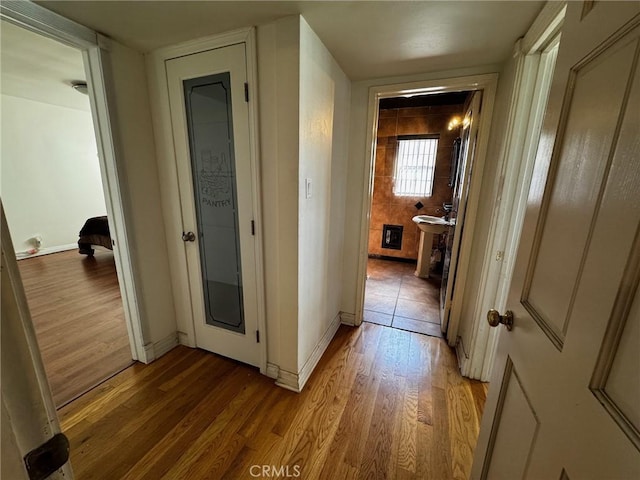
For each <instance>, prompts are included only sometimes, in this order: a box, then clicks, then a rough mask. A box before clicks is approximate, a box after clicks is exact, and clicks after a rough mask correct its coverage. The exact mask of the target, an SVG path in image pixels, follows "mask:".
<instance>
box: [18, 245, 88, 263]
mask: <svg viewBox="0 0 640 480" xmlns="http://www.w3.org/2000/svg"><path fill="white" fill-rule="evenodd" d="M77 248H78V244H77V243H69V244H67V245H58V246H55V247H46V248H41V249H40V250H38V251H37V252H36V253H34V254H32V255H28V254H24V253H23V254H18V253H16V259H17V260H24V259H26V258H33V257H41V256H42V255H49V254H51V253H58V252H66V251H68V250H75V249H77Z"/></svg>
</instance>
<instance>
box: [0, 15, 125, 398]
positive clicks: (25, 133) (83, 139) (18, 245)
mask: <svg viewBox="0 0 640 480" xmlns="http://www.w3.org/2000/svg"><path fill="white" fill-rule="evenodd" d="M1 34H2V138H3V142H2V159H3V162H2V201H3V205H4V208H5V212H6V216H7V223H8V227H9V230H10V231H11V235H12V239H13V244H14V249H15V251H16V256H17V258H18V260H20V261H19V262H18V266H19V269H20V273H21V276H22V281H23V284H24V288H25V292H26V296H27V301H28V304H29V309H30V311H31V314H32V318H33V323H34V327H35V331H36V335H37V338H38V344H39V347H40V352H41V355H42V358H43V361H44V365H45V370H46V372H47V377H48V380H49V384H50V386H51V389H52V393H53V397H54V402H55V404H56V406H57V407H58V408H59V407H61V406H62V405H64V404H66V403H68V402H69V401H71V400H73V399H74V398H77V397H78V396H79V395H81V394H82V393H84V392H86V391H87V390H89V389H90V388H92V387H93V386H95V385H96V384H98V383H100V382H101V381H103V380H104V379H106V378H108V377H110V376H112V375H113V374H115V373H117V372H118V371H120V370H122V369H123V368H125V367H127V366H128V365H130V364H131V363H132V356H133V355H132V348H131V342H130V339H129V334H128V331H127V325H126V321H125V314H124V308H123V302H122V298H121V295H120V290H121V288H120V285H119V282H118V275H117V272H116V259H115V258H114V253H113V252H112V251H111V250H110V249H107V248H104V247H97V248H94V252H92V255H90V256H85V255H80V254H79V251H78V243H77V242H78V234H79V232H80V230H81V228H82V227H83V225H84V224H85V222H86V221H87V220H88V219H89V218H92V217H102V216H104V217H105V218H106V214H107V206H106V202H105V192H104V190H103V181H102V176H101V170H100V164H99V160H98V147H97V144H96V136H95V132H94V129H93V120H92V112H91V107H90V102H89V97H88V96H87V95H86V83H85V86H84V92H83V91H82V90H83V89H82V86H81V85H80V84H81V83H82V82H86V77H85V68H84V62H83V56H82V53H81V52H80V51H79V50H78V49H75V48H73V47H69V46H66V45H63V44H61V43H59V42H57V41H55V40H51V39H48V38H45V37H43V36H41V35H39V34H36V33H33V32H31V31H28V30H26V29H23V28H21V27H18V26H15V25H12V24H10V23H7V22H5V21H3V22H2V29H1ZM74 85H75V87H76V88H74ZM106 237H107V238H110V235H109V233H108V231H107V234H106ZM107 245H109V244H107ZM109 246H110V245H109Z"/></svg>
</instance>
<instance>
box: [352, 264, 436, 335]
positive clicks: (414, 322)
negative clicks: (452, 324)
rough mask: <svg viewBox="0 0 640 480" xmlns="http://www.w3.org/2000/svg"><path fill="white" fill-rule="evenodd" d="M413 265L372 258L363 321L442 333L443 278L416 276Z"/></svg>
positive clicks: (368, 270)
mask: <svg viewBox="0 0 640 480" xmlns="http://www.w3.org/2000/svg"><path fill="white" fill-rule="evenodd" d="M415 269H416V266H415V264H413V263H404V262H394V261H392V260H381V259H377V258H370V259H369V262H368V263H367V275H368V278H367V284H366V289H365V297H364V321H365V322H370V323H377V324H378V325H385V326H387V327H393V328H398V329H401V330H408V331H410V332H417V333H422V334H425V335H431V336H434V337H441V336H442V333H441V332H440V301H439V295H440V279H439V278H429V279H422V278H418V277H416V276H415V275H414V274H413V273H414V272H415Z"/></svg>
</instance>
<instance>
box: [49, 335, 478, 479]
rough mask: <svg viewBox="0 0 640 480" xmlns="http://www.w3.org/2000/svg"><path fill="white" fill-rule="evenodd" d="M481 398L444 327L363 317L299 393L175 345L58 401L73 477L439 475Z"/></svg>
mask: <svg viewBox="0 0 640 480" xmlns="http://www.w3.org/2000/svg"><path fill="white" fill-rule="evenodd" d="M485 398H486V384H481V383H479V382H476V381H470V380H467V379H464V378H462V377H461V376H460V375H459V373H458V370H457V367H456V359H455V356H454V353H453V351H452V350H451V349H450V348H449V347H448V346H447V345H446V343H445V342H444V340H443V339H441V338H435V337H428V336H424V335H420V334H416V333H411V332H406V331H401V330H396V329H392V328H388V327H384V326H379V325H375V324H368V323H365V324H363V325H362V326H361V327H360V328H352V327H346V326H341V327H340V329H339V330H338V333H337V334H336V336H335V338H334V339H333V341H332V342H331V344H330V345H329V347H328V349H327V351H326V352H325V354H324V356H323V357H322V359H321V361H320V363H319V365H318V367H317V368H316V370H315V371H314V373H313V375H312V376H311V378H310V380H309V382H308V383H307V385H306V387H305V389H304V391H303V392H302V393H300V394H296V393H293V392H290V391H287V390H284V389H281V388H279V387H277V386H275V385H274V383H273V380H272V379H269V378H267V377H264V376H262V375H260V374H259V372H258V371H257V370H255V369H253V368H251V367H247V366H245V365H243V364H240V363H237V362H234V361H232V360H229V359H226V358H223V357H220V356H217V355H214V354H211V353H207V352H204V351H202V350H195V349H189V348H186V347H177V348H176V349H174V350H172V351H171V352H169V353H168V354H167V355H165V356H163V357H162V358H160V359H158V360H157V361H156V362H154V363H152V364H150V365H142V364H135V365H133V366H132V367H130V368H128V369H126V370H125V371H123V372H121V373H119V374H118V375H116V376H115V377H113V378H112V379H110V380H108V381H107V382H105V383H103V384H102V385H100V386H98V387H97V388H95V389H93V390H92V391H90V392H89V393H87V394H86V395H83V396H82V397H80V398H79V399H78V400H76V401H74V402H72V403H70V404H69V405H67V406H65V407H64V408H62V409H61V410H60V411H59V414H60V417H61V422H62V426H63V431H64V432H65V433H66V435H67V436H68V437H69V439H70V441H71V462H72V466H73V469H74V471H75V473H76V477H77V478H79V479H81V480H85V479H131V480H132V479H154V480H155V479H170V480H179V479H189V480H199V479H225V480H226V479H250V478H268V477H269V476H268V475H266V474H265V471H262V470H261V469H262V468H263V467H262V466H263V465H266V466H274V467H266V468H276V469H284V470H279V472H280V475H276V474H274V470H273V469H272V470H269V471H267V472H266V473H269V474H270V478H285V477H286V472H288V474H289V477H294V476H295V477H297V478H302V479H332V480H333V479H338V480H342V479H350V478H353V479H360V478H362V479H387V478H388V479H412V478H415V479H437V480H447V479H466V478H468V476H469V472H470V467H471V459H472V454H473V449H474V447H475V443H476V437H477V434H478V425H479V419H480V416H481V414H482V408H483V406H484V401H485ZM287 468H288V470H287ZM296 472H298V473H299V475H294V474H295V473H296ZM256 473H257V475H256ZM275 473H278V471H275Z"/></svg>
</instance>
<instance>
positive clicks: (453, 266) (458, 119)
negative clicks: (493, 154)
mask: <svg viewBox="0 0 640 480" xmlns="http://www.w3.org/2000/svg"><path fill="white" fill-rule="evenodd" d="M496 87H497V75H495V74H485V75H474V76H468V77H455V78H446V79H440V80H423V81H418V82H410V83H403V84H391V85H382V86H375V87H371V88H370V90H369V107H368V122H367V124H368V125H369V127H370V128H369V129H368V132H369V133H368V134H367V145H368V148H367V158H368V165H369V168H368V169H367V170H366V171H365V178H364V181H365V192H366V193H365V195H364V196H363V199H362V202H363V203H362V217H361V237H360V238H361V240H360V254H359V258H358V265H359V267H358V290H357V303H356V313H355V318H354V324H355V325H360V324H361V322H362V321H369V319H373V320H377V322H376V323H383V324H387V325H389V326H391V327H393V323H394V317H398V318H397V319H396V327H400V325H401V324H402V323H404V320H402V319H404V318H408V317H405V316H404V315H407V314H409V313H410V310H408V309H405V308H404V307H410V308H414V307H415V309H417V311H418V312H420V313H418V314H417V315H416V316H419V317H420V318H419V319H417V320H418V321H422V322H425V323H428V324H429V325H426V326H425V323H422V324H420V325H421V326H422V327H424V330H425V333H426V334H432V335H438V336H443V335H444V337H446V340H447V343H448V344H449V345H455V341H456V338H457V333H458V332H457V328H458V325H459V317H460V314H461V306H462V301H461V300H462V298H464V291H465V288H466V283H467V282H466V280H467V277H468V275H466V273H467V272H468V269H469V265H470V255H471V250H472V245H471V243H472V239H473V235H474V230H475V228H476V221H477V212H478V204H479V194H480V189H481V186H482V177H483V172H484V166H485V157H486V151H487V146H488V126H489V125H490V124H491V115H492V111H493V104H494V101H495V92H496ZM451 94H459V95H461V96H462V99H460V100H458V101H457V102H456V101H453V102H452V101H449V102H443V103H441V105H446V104H447V103H448V104H449V105H457V107H456V108H455V109H454V111H453V113H451V111H450V112H449V113H448V114H447V116H446V121H445V122H444V130H445V131H446V132H447V135H446V140H445V142H446V143H444V145H446V144H447V143H448V144H449V145H446V146H449V154H450V157H449V158H448V159H447V160H448V162H447V164H448V165H449V171H448V172H447V171H446V168H445V169H443V167H440V170H439V172H441V173H438V172H437V171H436V170H438V169H437V167H436V166H435V165H434V166H432V167H431V168H432V169H433V174H434V177H433V182H432V184H431V188H432V190H431V194H430V195H427V194H424V193H418V194H416V193H414V192H411V193H409V195H407V196H411V197H413V198H412V199H411V200H412V203H404V206H396V207H394V208H393V209H395V210H404V213H403V214H402V217H403V218H402V222H398V224H397V225H395V226H401V227H402V239H401V240H399V239H398V236H399V235H398V233H397V230H396V231H395V232H394V231H393V229H392V230H391V232H390V233H389V232H388V229H385V225H388V226H391V227H393V226H394V224H389V223H384V221H383V220H381V219H379V218H378V214H377V213H376V211H375V210H376V209H375V208H374V204H379V203H384V202H385V197H384V191H385V184H386V191H387V192H393V194H391V193H387V195H388V196H389V198H388V200H389V204H390V205H391V204H392V203H393V202H394V201H395V200H393V197H394V196H403V195H397V193H398V191H400V192H403V191H404V190H403V188H404V187H403V185H402V182H403V181H404V180H403V179H402V178H398V175H399V174H400V170H402V169H403V168H404V169H405V170H406V171H408V172H407V173H406V174H405V176H407V177H409V179H410V180H411V181H413V182H414V183H417V184H425V183H429V178H427V179H424V178H423V177H421V176H420V175H421V174H424V173H425V171H427V172H428V171H429V169H430V167H429V166H428V165H427V166H421V167H420V168H417V166H416V165H412V164H411V163H408V164H405V163H402V162H404V160H403V161H402V162H401V163H400V164H398V162H397V159H398V153H399V152H400V150H401V148H404V147H401V146H400V140H405V139H406V140H413V139H414V138H415V137H422V139H425V140H432V139H433V138H437V139H438V143H440V142H441V141H442V140H441V139H442V138H445V136H444V135H442V134H441V133H439V132H437V131H436V132H430V133H429V132H428V133H418V132H416V131H415V130H414V131H413V132H411V131H410V130H409V131H407V132H406V133H405V132H402V133H398V131H397V130H395V135H394V134H393V132H391V133H387V130H386V129H397V127H398V124H399V122H401V121H400V120H399V118H400V116H399V115H395V118H394V115H393V114H392V113H390V112H385V110H387V109H385V108H380V107H381V105H382V106H385V104H386V100H387V99H402V100H400V101H405V102H409V101H411V100H410V99H412V98H416V101H418V100H417V98H420V97H424V98H423V100H422V101H425V102H434V103H436V102H437V99H438V98H440V99H444V98H447V97H446V96H445V95H451ZM448 98H452V97H448ZM381 101H385V102H383V103H381ZM480 101H481V103H482V108H480ZM474 104H475V107H474V109H473V111H474V112H475V113H474V114H473V117H474V118H473V119H472V118H470V116H469V118H466V117H467V114H468V112H469V107H470V106H472V105H474ZM427 106H429V107H430V106H431V105H428V104H427ZM396 108H398V109H399V108H400V106H397V107H396ZM409 108H411V107H409ZM414 108H415V106H414ZM455 113H459V114H458V115H455ZM409 116H411V115H409ZM465 118H466V120H465ZM413 124H414V126H415V125H416V124H417V121H414V122H413ZM450 124H451V125H450ZM409 125H411V123H409ZM472 125H475V129H474V130H469V133H468V135H467V137H468V145H467V148H466V156H465V146H464V145H463V141H464V138H465V136H464V135H463V134H464V132H465V130H466V129H467V128H470V126H472ZM449 126H451V128H452V130H448V127H449ZM379 127H380V128H379ZM407 128H410V127H407ZM456 130H457V131H456ZM450 132H454V134H452V137H449V136H448V134H449V133H450ZM456 133H457V135H455V134H456ZM384 137H396V138H395V139H394V138H392V140H391V142H392V147H393V143H396V145H395V151H393V150H392V151H391V153H390V161H387V153H388V152H387V151H386V149H387V147H388V146H389V145H388V144H389V140H388V138H387V139H386V142H387V144H386V145H384V146H385V152H384V161H383V162H378V161H377V159H378V157H379V158H382V149H379V147H382V146H383V140H381V139H383V138H384ZM458 137H460V138H461V140H460V142H459V144H458V142H455V139H456V138H458ZM449 142H450V143H449ZM427 143H429V142H427ZM454 149H456V150H457V153H458V154H457V157H456V158H457V159H458V160H459V161H458V162H457V164H456V166H455V168H451V167H453V163H455V162H453V161H452V158H454V157H453V150H454ZM435 156H436V159H437V146H436V147H435ZM463 158H465V159H466V162H467V163H466V164H465V161H464V160H462V159H463ZM470 162H473V169H471V168H470V166H471V163H470ZM434 163H435V162H434ZM443 165H445V163H444V162H443ZM384 168H386V169H387V171H386V172H385V171H384ZM381 169H383V170H382V173H387V175H380V173H381ZM376 170H377V175H378V177H381V176H382V177H386V178H383V179H382V180H380V179H378V180H379V181H378V182H376ZM396 170H397V171H396ZM472 170H473V175H472V174H471V172H472ZM412 171H413V173H411V172H412ZM452 171H453V174H452ZM463 172H464V174H463ZM394 175H395V178H394ZM411 175H413V177H411ZM445 175H446V177H445ZM423 176H424V175H423ZM438 177H445V178H446V186H447V188H448V190H446V189H445V190H444V191H445V192H446V194H445V195H446V196H443V195H442V194H438V191H439V189H438V187H437V186H436V185H435V183H436V182H437V181H438ZM456 178H457V179H458V181H459V180H460V179H463V180H464V191H461V192H460V193H461V195H460V196H459V197H458V198H459V200H460V201H459V202H458V206H459V207H463V209H464V212H463V215H462V217H463V218H456V217H459V216H460V215H456V214H455V211H454V210H455V207H454V204H455V203H456V202H454V200H453V199H454V198H455V197H456V195H454V192H455V191H456ZM376 183H377V187H376ZM396 183H399V187H398V186H397V185H396ZM449 184H451V186H449ZM376 189H377V190H378V193H377V194H376ZM393 189H396V191H395V192H394V191H393ZM440 191H442V190H441V189H440ZM374 195H375V196H376V197H375V199H374ZM438 195H440V197H438ZM378 196H380V197H378ZM433 196H435V197H436V198H438V202H437V203H435V202H433V203H430V204H429V197H433ZM448 198H451V202H450V203H451V208H452V209H453V210H452V212H447V210H449V202H447V201H445V200H446V199H448ZM414 199H415V200H414ZM423 199H426V203H425V201H423ZM421 204H422V205H421ZM425 205H426V206H427V207H429V208H431V210H428V209H425ZM393 209H392V208H389V210H393ZM419 215H426V216H427V219H428V220H429V222H430V223H437V224H438V227H439V228H435V229H433V228H432V229H431V230H435V232H432V233H433V236H432V237H431V243H430V242H429V241H428V240H427V241H424V240H425V238H424V237H423V236H422V235H421V233H420V232H421V229H420V227H419V226H418V225H417V224H416V222H414V221H413V218H414V217H416V216H419ZM443 217H445V218H443ZM447 217H448V219H447ZM454 218H455V223H456V225H455V232H454V235H451V234H450V231H449V232H448V235H442V234H443V233H444V231H447V230H450V229H449V227H450V225H451V221H452V220H453V219H454ZM405 222H406V223H405ZM407 227H409V228H407ZM443 227H446V228H443ZM377 228H379V229H380V230H379V231H380V233H379V234H377V233H376V232H375V230H376V229H377ZM372 230H373V231H374V232H372ZM407 232H408V237H406V236H405V235H406V234H407ZM372 233H373V234H372ZM378 235H379V236H378ZM421 237H423V238H422V240H423V241H422V242H421V241H420V239H421ZM406 238H409V240H406ZM446 238H449V239H450V240H451V239H453V240H454V242H450V246H449V247H450V258H451V263H450V269H449V273H448V280H447V281H446V285H447V287H446V289H445V290H444V291H445V293H449V294H450V293H453V292H454V291H455V295H449V297H447V295H444V296H443V297H441V296H440V291H441V290H442V272H443V271H446V270H445V265H446V262H445V259H446V258H447V255H446V252H447V241H446ZM411 239H413V255H414V257H413V258H408V259H406V258H405V259H402V258H401V257H402V251H403V246H402V245H403V242H406V241H408V242H411ZM427 239H428V236H427ZM383 241H384V242H385V243H391V245H390V246H395V247H396V248H395V250H399V251H400V252H401V253H400V254H398V253H395V254H393V253H392V254H391V255H389V254H388V253H387V254H382V253H379V252H380V251H385V252H389V251H391V250H394V249H393V248H387V249H382V244H383ZM378 242H379V243H378ZM397 242H399V244H400V247H399V248H398V243H397ZM421 243H422V244H423V245H427V244H428V245H427V246H426V247H424V248H423V251H422V252H421V251H420V244H421ZM376 244H377V245H376ZM370 245H371V247H374V246H376V247H377V246H379V247H380V250H379V251H378V252H376V251H375V250H373V249H370V248H369V247H370ZM434 247H435V248H434ZM409 248H410V243H408V244H407V245H406V249H407V250H408V249H409ZM370 256H371V257H373V258H370ZM418 259H422V260H424V261H423V262H422V265H421V266H419V265H418V262H417V260H418ZM454 259H455V262H454ZM389 260H391V261H392V262H394V264H395V262H402V263H408V264H409V267H408V268H407V267H405V269H404V270H403V273H402V274H401V275H400V278H395V281H389V280H390V279H391V277H392V276H391V274H387V275H381V274H380V273H379V271H380V269H381V268H382V267H381V266H380V265H377V266H373V265H374V264H380V262H379V261H389ZM411 263H413V265H411ZM369 265H372V267H371V268H369ZM383 265H388V264H383ZM376 269H377V270H378V273H376V272H375V270H376ZM396 269H398V267H397V265H396ZM416 269H417V270H419V271H418V276H416V275H415V271H416ZM368 270H369V271H368ZM426 273H428V276H429V279H425V278H421V277H420V276H422V277H426V276H427V275H426ZM376 275H377V278H376ZM367 277H368V278H367ZM376 280H380V282H376ZM454 282H455V289H453V283H454ZM367 284H368V285H367ZM429 286H430V287H429ZM367 287H368V288H367ZM403 287H404V288H403ZM415 287H418V289H416V288H415ZM396 288H397V294H395V290H396ZM429 288H430V290H428V289H429ZM367 290H368V292H367ZM383 290H384V291H385V293H386V295H380V293H381V291H383ZM401 290H403V292H402V293H400V291H401ZM418 290H422V292H418ZM428 292H430V293H428ZM394 294H395V299H393V300H388V299H385V300H380V298H379V297H378V298H377V297H376V295H379V296H387V297H392V296H394ZM372 295H373V296H372ZM403 297H408V298H403ZM447 298H449V302H448V303H447V305H446V306H445V304H444V303H443V302H442V301H443V300H446V299H447ZM405 300H408V301H410V302H415V303H418V304H420V305H414V304H407V302H406V301H405ZM376 302H378V305H379V304H380V303H383V304H384V306H378V305H376ZM418 306H419V307H420V308H418ZM442 307H445V308H442ZM370 312H375V313H376V314H375V315H372V314H371V313H370ZM436 312H437V313H436ZM440 312H442V313H440ZM413 313H415V310H414V311H413ZM413 313H412V316H413ZM378 314H382V315H384V316H381V315H378ZM445 314H446V315H445ZM367 315H368V317H367ZM410 320H416V319H411V318H410ZM411 323H413V322H411ZM436 327H437V328H438V329H439V332H438V329H437V328H436Z"/></svg>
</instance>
